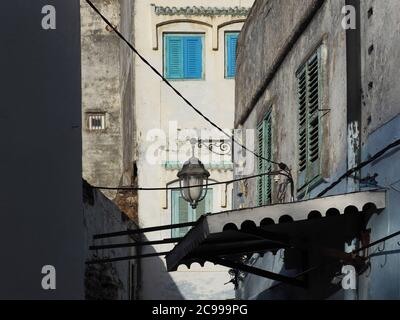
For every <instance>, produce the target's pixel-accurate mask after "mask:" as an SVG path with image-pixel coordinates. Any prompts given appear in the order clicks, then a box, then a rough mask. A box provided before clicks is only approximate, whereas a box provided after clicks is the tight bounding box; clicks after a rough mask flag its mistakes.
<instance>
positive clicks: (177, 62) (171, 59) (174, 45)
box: [165, 36, 184, 79]
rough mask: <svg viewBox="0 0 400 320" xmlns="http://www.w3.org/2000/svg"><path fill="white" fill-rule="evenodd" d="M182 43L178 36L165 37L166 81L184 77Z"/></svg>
mask: <svg viewBox="0 0 400 320" xmlns="http://www.w3.org/2000/svg"><path fill="white" fill-rule="evenodd" d="M183 51H184V41H183V38H182V37H179V36H165V57H166V61H165V69H166V70H165V71H166V72H165V74H166V77H167V78H168V79H182V78H183V77H184V57H183Z"/></svg>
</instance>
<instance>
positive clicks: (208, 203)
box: [193, 189, 213, 221]
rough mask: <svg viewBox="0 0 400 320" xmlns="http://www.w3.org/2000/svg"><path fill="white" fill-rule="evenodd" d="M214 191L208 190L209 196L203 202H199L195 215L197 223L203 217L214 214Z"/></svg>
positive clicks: (194, 219) (194, 218)
mask: <svg viewBox="0 0 400 320" xmlns="http://www.w3.org/2000/svg"><path fill="white" fill-rule="evenodd" d="M212 202H213V191H212V189H208V190H207V195H206V197H205V198H204V199H203V201H201V202H199V204H198V205H197V208H196V210H195V212H194V215H193V221H197V220H198V219H199V218H200V217H201V216H202V215H204V214H206V213H212Z"/></svg>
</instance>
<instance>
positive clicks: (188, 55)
mask: <svg viewBox="0 0 400 320" xmlns="http://www.w3.org/2000/svg"><path fill="white" fill-rule="evenodd" d="M183 57H184V58H183V60H184V78H185V79H201V78H202V75H203V40H202V37H201V36H189V37H188V36H187V37H184V51H183Z"/></svg>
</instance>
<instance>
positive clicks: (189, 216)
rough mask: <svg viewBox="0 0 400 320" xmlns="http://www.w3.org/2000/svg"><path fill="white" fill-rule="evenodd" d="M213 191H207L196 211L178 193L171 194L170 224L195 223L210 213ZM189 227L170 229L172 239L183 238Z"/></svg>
mask: <svg viewBox="0 0 400 320" xmlns="http://www.w3.org/2000/svg"><path fill="white" fill-rule="evenodd" d="M212 202H213V190H212V189H208V190H207V195H206V197H205V198H204V199H203V201H201V202H199V204H198V205H197V208H196V209H192V207H191V206H190V204H189V203H188V202H186V201H185V199H183V198H182V195H181V193H180V191H178V190H177V191H175V190H174V191H172V192H171V207H172V224H177V223H185V222H193V221H197V220H198V219H199V218H200V217H201V216H202V215H204V214H206V213H211V212H212V209H213V208H212ZM189 229H190V227H184V228H179V229H172V237H174V238H179V237H183V236H184V235H185V234H186V233H187V232H188V231H189Z"/></svg>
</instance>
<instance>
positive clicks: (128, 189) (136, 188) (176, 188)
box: [92, 171, 290, 191]
mask: <svg viewBox="0 0 400 320" xmlns="http://www.w3.org/2000/svg"><path fill="white" fill-rule="evenodd" d="M274 175H283V176H285V177H287V178H288V179H290V177H289V175H288V174H286V173H282V171H271V172H265V173H260V174H256V175H253V176H247V177H244V178H237V179H232V180H227V181H222V182H213V183H207V184H204V185H203V184H202V185H196V186H190V187H185V186H182V187H160V188H143V187H101V186H100V187H99V186H92V188H93V189H99V190H121V191H123V190H126V191H164V190H165V191H168V190H181V189H190V188H196V187H206V186H217V185H221V184H231V183H234V182H239V181H243V180H249V179H254V178H258V177H263V176H274Z"/></svg>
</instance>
